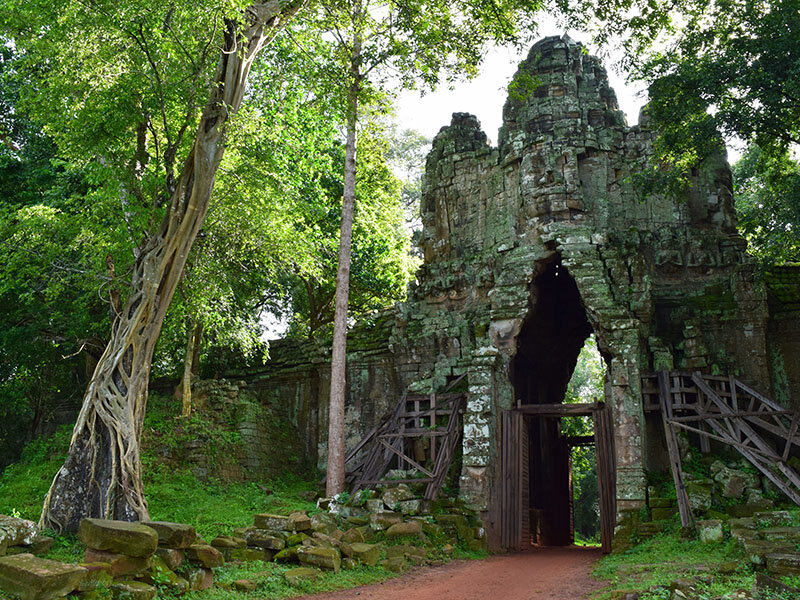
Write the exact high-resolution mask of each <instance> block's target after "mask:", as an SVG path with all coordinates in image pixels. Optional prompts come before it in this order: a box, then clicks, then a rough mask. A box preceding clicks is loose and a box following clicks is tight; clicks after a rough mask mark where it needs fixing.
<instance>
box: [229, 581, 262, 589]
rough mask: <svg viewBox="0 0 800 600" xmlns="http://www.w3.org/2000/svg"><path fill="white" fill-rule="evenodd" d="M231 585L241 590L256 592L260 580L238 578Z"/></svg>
mask: <svg viewBox="0 0 800 600" xmlns="http://www.w3.org/2000/svg"><path fill="white" fill-rule="evenodd" d="M231 587H232V588H233V589H235V590H239V591H240V592H254V591H255V590H256V588H257V587H258V582H257V581H253V580H252V579H237V580H236V581H234V582H233V583H232V584H231Z"/></svg>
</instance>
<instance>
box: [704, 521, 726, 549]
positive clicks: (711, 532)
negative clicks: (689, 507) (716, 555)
mask: <svg viewBox="0 0 800 600" xmlns="http://www.w3.org/2000/svg"><path fill="white" fill-rule="evenodd" d="M697 531H698V532H699V534H700V541H701V542H704V543H706V544H708V543H715V542H721V541H722V540H723V538H724V537H725V534H724V532H723V531H722V521H717V520H713V519H711V520H706V521H698V522H697Z"/></svg>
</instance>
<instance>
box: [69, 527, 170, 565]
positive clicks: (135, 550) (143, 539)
mask: <svg viewBox="0 0 800 600" xmlns="http://www.w3.org/2000/svg"><path fill="white" fill-rule="evenodd" d="M78 539H79V540H80V541H81V542H83V543H84V544H85V545H86V546H87V547H89V548H92V549H94V550H104V551H107V552H115V553H117V554H124V555H125V556H133V557H144V556H152V555H153V554H155V552H156V548H157V547H158V534H157V533H156V532H155V530H153V529H151V528H150V527H147V526H146V525H142V524H141V523H128V522H127V521H112V520H109V519H84V520H83V521H81V524H80V527H79V528H78Z"/></svg>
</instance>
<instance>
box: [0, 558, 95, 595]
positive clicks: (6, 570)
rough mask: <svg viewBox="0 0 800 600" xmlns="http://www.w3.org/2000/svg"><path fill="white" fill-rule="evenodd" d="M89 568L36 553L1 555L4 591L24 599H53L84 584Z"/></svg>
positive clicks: (0, 565) (0, 562) (0, 574)
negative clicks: (40, 556)
mask: <svg viewBox="0 0 800 600" xmlns="http://www.w3.org/2000/svg"><path fill="white" fill-rule="evenodd" d="M85 576H86V569H84V568H83V567H79V566H77V565H69V564H64V563H60V562H56V561H53V560H47V559H44V558H38V557H36V556H34V555H33V554H17V555H15V556H5V557H3V558H0V590H2V591H4V592H6V593H7V594H9V595H11V596H17V597H18V598H20V599H21V600H51V599H53V598H60V597H62V596H66V595H67V594H69V593H70V592H72V591H74V590H76V589H77V588H78V586H80V583H81V581H83V578H84V577H85Z"/></svg>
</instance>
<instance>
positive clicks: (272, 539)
mask: <svg viewBox="0 0 800 600" xmlns="http://www.w3.org/2000/svg"><path fill="white" fill-rule="evenodd" d="M245 540H247V545H248V546H255V547H257V548H266V549H267V550H275V551H278V550H283V549H284V548H285V547H286V540H285V539H283V538H282V537H280V536H279V535H277V534H276V532H274V531H268V530H265V529H251V530H250V531H248V532H247V535H246V536H245Z"/></svg>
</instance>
